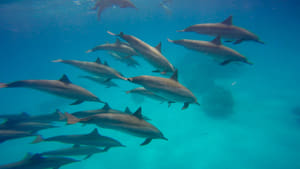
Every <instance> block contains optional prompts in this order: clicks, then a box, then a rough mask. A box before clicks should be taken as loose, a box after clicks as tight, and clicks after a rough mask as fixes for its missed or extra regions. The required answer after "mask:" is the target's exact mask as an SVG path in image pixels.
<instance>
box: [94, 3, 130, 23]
mask: <svg viewBox="0 0 300 169" xmlns="http://www.w3.org/2000/svg"><path fill="white" fill-rule="evenodd" d="M113 6H119V7H120V8H136V7H135V6H134V4H133V3H132V2H131V1H129V0H97V1H96V3H95V6H94V7H93V8H92V10H96V9H97V8H98V13H97V17H98V21H100V17H101V13H102V12H103V11H104V10H105V9H107V8H111V7H113Z"/></svg>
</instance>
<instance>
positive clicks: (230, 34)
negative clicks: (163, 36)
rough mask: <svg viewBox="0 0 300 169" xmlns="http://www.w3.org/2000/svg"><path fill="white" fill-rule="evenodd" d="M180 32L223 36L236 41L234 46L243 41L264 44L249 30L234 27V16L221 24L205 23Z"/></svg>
mask: <svg viewBox="0 0 300 169" xmlns="http://www.w3.org/2000/svg"><path fill="white" fill-rule="evenodd" d="M178 32H196V33H199V34H206V35H211V36H215V37H216V36H221V37H222V38H225V39H230V40H232V39H234V40H236V41H235V42H234V44H239V43H241V42H243V41H255V42H258V43H261V44H264V42H262V41H261V40H260V39H259V37H258V36H257V35H255V34H254V33H251V32H249V31H248V30H246V29H244V28H241V27H237V26H234V25H232V16H229V17H228V18H227V19H226V20H224V21H223V22H221V23H205V24H197V25H192V26H189V27H187V28H185V29H183V30H179V31H178Z"/></svg>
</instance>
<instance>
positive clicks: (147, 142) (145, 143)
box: [141, 138, 152, 146]
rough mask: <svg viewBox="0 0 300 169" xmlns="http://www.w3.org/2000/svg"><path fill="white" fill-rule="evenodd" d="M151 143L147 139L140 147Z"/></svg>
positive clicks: (150, 139) (149, 139)
mask: <svg viewBox="0 0 300 169" xmlns="http://www.w3.org/2000/svg"><path fill="white" fill-rule="evenodd" d="M151 141H152V138H147V139H146V140H145V141H144V142H143V143H142V144H141V146H144V145H147V144H149V143H150V142H151Z"/></svg>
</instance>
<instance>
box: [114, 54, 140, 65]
mask: <svg viewBox="0 0 300 169" xmlns="http://www.w3.org/2000/svg"><path fill="white" fill-rule="evenodd" d="M109 55H111V56H112V57H113V58H115V59H116V60H118V61H120V62H122V63H125V64H127V66H131V67H136V66H138V65H140V64H139V62H138V61H136V60H135V59H134V58H133V57H131V56H122V54H120V53H117V52H109Z"/></svg>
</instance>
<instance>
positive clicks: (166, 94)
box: [128, 70, 199, 109]
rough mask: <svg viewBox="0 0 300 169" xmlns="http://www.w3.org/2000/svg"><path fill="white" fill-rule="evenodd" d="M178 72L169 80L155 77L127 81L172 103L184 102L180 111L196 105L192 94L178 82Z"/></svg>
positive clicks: (142, 77) (138, 77)
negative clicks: (193, 104)
mask: <svg viewBox="0 0 300 169" xmlns="http://www.w3.org/2000/svg"><path fill="white" fill-rule="evenodd" d="M177 76H178V71H177V70H176V71H175V72H174V74H173V75H172V77H171V78H162V77H155V76H137V77H132V78H128V81H130V82H132V83H136V84H139V85H142V86H143V87H144V88H146V89H147V90H149V91H151V92H153V93H155V94H157V95H159V96H161V97H163V98H166V99H168V100H169V101H172V102H184V106H183V107H182V109H186V108H188V106H189V104H191V103H195V104H198V105H199V103H198V102H197V98H196V97H195V96H194V94H193V93H192V92H191V91H190V90H189V89H187V88H186V87H184V86H183V85H182V84H180V83H179V82H178V78H177Z"/></svg>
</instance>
